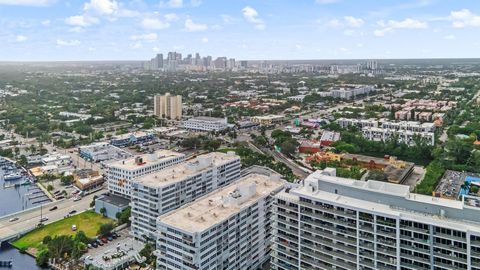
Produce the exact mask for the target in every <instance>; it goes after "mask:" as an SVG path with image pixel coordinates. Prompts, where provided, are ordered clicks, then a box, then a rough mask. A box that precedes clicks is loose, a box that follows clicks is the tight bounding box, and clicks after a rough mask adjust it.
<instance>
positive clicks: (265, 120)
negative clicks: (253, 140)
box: [250, 114, 285, 126]
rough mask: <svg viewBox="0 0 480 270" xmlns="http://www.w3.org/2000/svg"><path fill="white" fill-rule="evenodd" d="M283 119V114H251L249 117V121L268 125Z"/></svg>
mask: <svg viewBox="0 0 480 270" xmlns="http://www.w3.org/2000/svg"><path fill="white" fill-rule="evenodd" d="M284 120H285V116H283V115H273V114H271V115H263V116H253V117H251V118H250V121H252V122H253V123H257V124H259V125H264V126H269V125H273V124H278V123H281V122H283V121H284Z"/></svg>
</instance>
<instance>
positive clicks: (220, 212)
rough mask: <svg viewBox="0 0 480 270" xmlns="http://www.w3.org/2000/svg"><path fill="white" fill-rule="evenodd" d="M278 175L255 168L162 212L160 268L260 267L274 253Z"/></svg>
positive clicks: (278, 187) (160, 224)
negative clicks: (228, 182)
mask: <svg viewBox="0 0 480 270" xmlns="http://www.w3.org/2000/svg"><path fill="white" fill-rule="evenodd" d="M283 185H284V182H283V181H281V180H280V179H279V178H270V177H268V176H265V175H258V174H251V175H248V176H246V177H243V178H241V179H240V180H239V181H237V182H235V183H233V184H231V185H229V186H227V187H224V188H222V189H220V190H218V191H215V192H213V193H211V194H209V195H208V196H205V197H203V198H202V199H199V200H197V201H195V202H194V203H191V204H189V205H187V206H185V207H183V208H181V209H178V210H176V211H173V212H171V213H169V214H166V215H163V216H161V217H159V218H158V225H157V226H158V241H157V268H158V269H168V270H174V269H185V270H187V269H188V270H194V269H232V270H234V269H235V270H237V269H238V270H243V269H259V268H260V267H261V265H262V264H263V263H264V262H266V261H268V259H269V257H270V246H271V242H270V238H271V236H270V235H271V233H270V232H271V218H270V217H271V215H272V202H273V195H274V194H275V193H277V192H279V191H280V190H281V189H282V188H283Z"/></svg>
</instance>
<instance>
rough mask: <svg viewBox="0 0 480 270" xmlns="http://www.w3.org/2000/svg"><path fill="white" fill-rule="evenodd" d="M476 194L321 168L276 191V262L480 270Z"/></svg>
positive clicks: (277, 265)
mask: <svg viewBox="0 0 480 270" xmlns="http://www.w3.org/2000/svg"><path fill="white" fill-rule="evenodd" d="M473 200H475V199H473V198H468V199H465V201H463V202H462V201H454V200H448V199H442V198H435V197H430V196H425V195H419V194H413V193H410V192H409V187H408V186H403V185H397V184H391V183H386V182H378V181H372V180H369V181H366V182H365V181H358V180H353V179H345V178H339V177H336V176H335V169H326V170H324V171H323V172H322V171H317V172H315V173H313V174H311V175H310V176H309V177H307V179H305V180H304V183H303V184H302V185H301V186H299V187H297V188H294V189H291V190H285V191H283V192H280V193H279V194H277V196H275V210H274V212H275V217H274V220H275V221H274V230H273V234H274V237H273V239H274V240H273V241H274V244H273V250H274V251H273V252H272V260H271V263H272V269H275V270H287V269H289V270H290V269H345V270H350V269H365V270H366V269H371V270H373V269H389V270H390V269H391V270H395V269H396V270H410V269H430V270H454V269H455V270H456V269H472V270H479V269H480V208H479V207H478V205H479V203H478V201H473Z"/></svg>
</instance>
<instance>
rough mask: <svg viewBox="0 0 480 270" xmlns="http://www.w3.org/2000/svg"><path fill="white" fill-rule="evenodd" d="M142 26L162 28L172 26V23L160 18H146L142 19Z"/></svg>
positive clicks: (154, 28)
mask: <svg viewBox="0 0 480 270" xmlns="http://www.w3.org/2000/svg"><path fill="white" fill-rule="evenodd" d="M142 26H143V28H145V29H153V30H161V29H166V28H168V27H170V23H168V22H163V21H161V20H160V19H158V18H145V19H143V21H142Z"/></svg>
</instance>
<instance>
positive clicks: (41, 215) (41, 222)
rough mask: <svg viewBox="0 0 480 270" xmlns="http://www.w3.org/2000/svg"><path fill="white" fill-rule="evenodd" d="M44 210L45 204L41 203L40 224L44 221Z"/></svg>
mask: <svg viewBox="0 0 480 270" xmlns="http://www.w3.org/2000/svg"><path fill="white" fill-rule="evenodd" d="M42 210H43V203H40V223H42V219H43V217H42V214H43V212H42Z"/></svg>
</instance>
